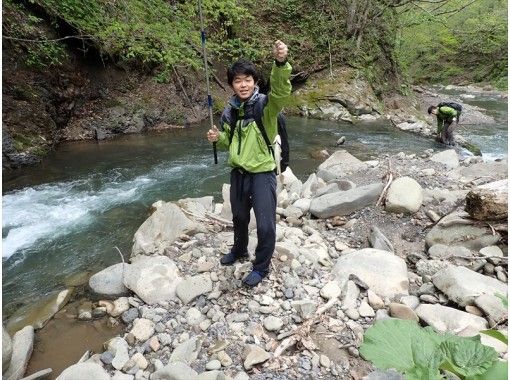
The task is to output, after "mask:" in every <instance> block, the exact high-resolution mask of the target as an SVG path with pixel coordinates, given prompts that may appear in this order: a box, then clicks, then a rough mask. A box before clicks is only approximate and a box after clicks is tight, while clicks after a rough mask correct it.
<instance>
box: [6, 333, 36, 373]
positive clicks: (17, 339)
mask: <svg viewBox="0 0 510 380" xmlns="http://www.w3.org/2000/svg"><path fill="white" fill-rule="evenodd" d="M34 336H35V334H34V328H33V327H32V326H25V327H24V328H22V329H21V330H19V331H18V332H17V333H16V334H14V336H13V338H12V355H11V361H10V363H9V368H8V369H7V371H6V372H5V374H4V376H3V379H4V380H19V379H21V378H22V377H23V375H24V374H25V371H26V369H27V366H28V361H29V360H30V356H32V351H33V348H34Z"/></svg>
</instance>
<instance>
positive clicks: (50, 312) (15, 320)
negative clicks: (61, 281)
mask: <svg viewBox="0 0 510 380" xmlns="http://www.w3.org/2000/svg"><path fill="white" fill-rule="evenodd" d="M72 293H73V290H72V288H70V289H66V290H62V291H60V292H58V293H52V294H50V295H49V296H47V297H44V298H43V299H42V300H41V301H38V302H37V303H35V304H28V305H27V306H24V307H22V308H20V309H18V310H17V311H16V312H15V313H14V314H13V315H12V317H11V318H10V319H9V320H8V321H7V324H6V326H5V328H6V329H7V332H8V333H9V334H11V335H12V334H14V333H15V332H16V331H18V330H20V329H21V328H23V327H25V326H27V325H31V326H33V327H34V329H36V330H37V329H40V328H42V327H43V326H45V325H46V323H48V321H49V320H50V319H51V318H53V316H54V315H55V314H56V313H57V312H58V311H59V310H60V309H61V308H62V307H63V306H64V305H65V304H67V302H68V301H69V299H70V298H71V295H72Z"/></svg>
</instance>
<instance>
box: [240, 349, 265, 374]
mask: <svg viewBox="0 0 510 380" xmlns="http://www.w3.org/2000/svg"><path fill="white" fill-rule="evenodd" d="M243 358H244V363H243V366H244V368H245V369H246V370H250V369H252V368H253V366H255V365H257V364H260V363H264V362H265V361H266V360H268V359H269V358H271V355H270V354H269V353H268V352H266V351H265V350H264V349H263V348H260V347H259V346H257V345H255V344H248V345H247V346H246V347H245V349H244V351H243Z"/></svg>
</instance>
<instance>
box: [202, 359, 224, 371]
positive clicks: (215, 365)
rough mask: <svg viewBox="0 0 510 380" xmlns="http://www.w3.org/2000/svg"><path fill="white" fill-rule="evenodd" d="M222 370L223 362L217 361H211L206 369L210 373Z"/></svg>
mask: <svg viewBox="0 0 510 380" xmlns="http://www.w3.org/2000/svg"><path fill="white" fill-rule="evenodd" d="M220 368H221V362H220V361H219V360H217V359H214V360H211V361H210V362H208V363H207V364H206V365H205V369H206V370H208V371H214V370H218V369H220Z"/></svg>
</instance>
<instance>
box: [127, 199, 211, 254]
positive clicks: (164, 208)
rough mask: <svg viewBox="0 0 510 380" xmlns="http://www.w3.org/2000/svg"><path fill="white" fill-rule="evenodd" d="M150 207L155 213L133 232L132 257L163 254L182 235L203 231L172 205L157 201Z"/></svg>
mask: <svg viewBox="0 0 510 380" xmlns="http://www.w3.org/2000/svg"><path fill="white" fill-rule="evenodd" d="M152 207H153V208H155V209H156V211H154V212H153V213H152V215H151V216H149V218H148V219H147V220H145V222H143V224H142V225H141V226H140V227H139V228H138V230H137V231H136V232H135V235H134V237H133V248H132V250H131V251H132V256H136V255H139V254H142V255H150V254H154V253H156V254H163V253H164V250H165V248H166V247H168V246H170V245H171V244H172V243H173V242H174V241H175V240H176V239H177V238H178V237H179V236H181V235H182V234H192V233H195V232H198V231H202V230H203V227H201V226H200V225H198V224H197V223H196V222H194V221H192V220H191V219H189V218H188V217H187V216H186V215H185V214H184V212H182V210H181V209H180V208H179V207H178V206H177V205H175V204H174V203H171V202H166V203H165V202H163V201H158V202H155V203H154V204H153V205H152Z"/></svg>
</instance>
